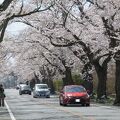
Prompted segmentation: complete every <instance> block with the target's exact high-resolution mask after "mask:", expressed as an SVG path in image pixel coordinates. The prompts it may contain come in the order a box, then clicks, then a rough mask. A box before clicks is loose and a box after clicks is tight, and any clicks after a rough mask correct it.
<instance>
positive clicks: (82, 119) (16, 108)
mask: <svg viewBox="0 0 120 120" xmlns="http://www.w3.org/2000/svg"><path fill="white" fill-rule="evenodd" d="M5 93H6V96H7V97H6V107H1V108H0V120H120V108H119V107H113V106H102V105H98V104H91V106H90V107H82V106H80V105H78V106H76V105H70V106H67V107H63V106H59V103H58V97H57V96H51V98H33V97H32V95H19V94H18V90H15V89H6V90H5Z"/></svg>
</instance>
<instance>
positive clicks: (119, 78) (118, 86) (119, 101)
mask: <svg viewBox="0 0 120 120" xmlns="http://www.w3.org/2000/svg"><path fill="white" fill-rule="evenodd" d="M115 92H116V98H115V101H114V105H120V60H116V81H115Z"/></svg>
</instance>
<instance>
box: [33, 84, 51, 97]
mask: <svg viewBox="0 0 120 120" xmlns="http://www.w3.org/2000/svg"><path fill="white" fill-rule="evenodd" d="M39 97H46V98H50V88H48V85H47V84H35V87H34V89H33V98H39Z"/></svg>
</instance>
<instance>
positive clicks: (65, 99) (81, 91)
mask: <svg viewBox="0 0 120 120" xmlns="http://www.w3.org/2000/svg"><path fill="white" fill-rule="evenodd" d="M59 103H60V105H63V106H66V105H68V104H81V105H82V106H85V105H86V106H90V96H89V95H88V93H87V91H86V89H85V88H84V87H83V86H81V85H67V86H64V88H63V89H62V90H61V91H60V94H59Z"/></svg>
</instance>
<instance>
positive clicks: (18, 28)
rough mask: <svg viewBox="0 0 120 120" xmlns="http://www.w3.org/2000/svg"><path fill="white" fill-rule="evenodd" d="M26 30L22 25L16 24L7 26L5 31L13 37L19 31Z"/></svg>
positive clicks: (25, 26)
mask: <svg viewBox="0 0 120 120" xmlns="http://www.w3.org/2000/svg"><path fill="white" fill-rule="evenodd" d="M25 28H27V25H25V24H24V23H20V22H16V23H12V24H10V25H8V27H7V29H6V31H7V32H9V33H10V34H13V35H18V34H19V33H20V32H21V31H23V30H24V29H25Z"/></svg>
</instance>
